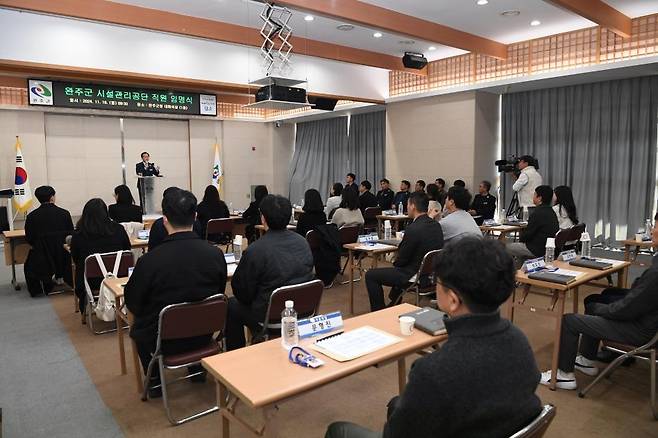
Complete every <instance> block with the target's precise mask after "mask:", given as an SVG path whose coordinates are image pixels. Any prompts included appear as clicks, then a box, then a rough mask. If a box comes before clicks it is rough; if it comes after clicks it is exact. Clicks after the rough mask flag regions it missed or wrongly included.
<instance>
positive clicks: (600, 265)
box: [569, 259, 612, 271]
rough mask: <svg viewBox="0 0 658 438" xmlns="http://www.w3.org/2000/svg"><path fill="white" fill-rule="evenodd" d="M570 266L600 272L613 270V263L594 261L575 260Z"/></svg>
mask: <svg viewBox="0 0 658 438" xmlns="http://www.w3.org/2000/svg"><path fill="white" fill-rule="evenodd" d="M569 264H570V265H573V266H580V267H581V268H590V269H598V270H599V271H605V270H606V269H610V268H612V263H608V262H599V261H596V260H592V259H578V260H573V261H570V262H569Z"/></svg>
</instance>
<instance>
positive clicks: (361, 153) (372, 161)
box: [348, 111, 386, 192]
mask: <svg viewBox="0 0 658 438" xmlns="http://www.w3.org/2000/svg"><path fill="white" fill-rule="evenodd" d="M348 154H349V167H350V171H351V172H353V173H354V174H356V177H357V181H356V183H357V184H359V183H360V182H361V181H363V180H368V181H370V182H371V183H372V186H373V187H374V188H375V190H374V191H375V192H376V191H377V187H378V182H379V180H380V179H381V178H383V177H384V172H385V169H384V166H385V160H384V156H385V154H386V112H385V111H378V112H374V113H366V114H357V115H354V116H352V117H351V118H350V133H349V139H348Z"/></svg>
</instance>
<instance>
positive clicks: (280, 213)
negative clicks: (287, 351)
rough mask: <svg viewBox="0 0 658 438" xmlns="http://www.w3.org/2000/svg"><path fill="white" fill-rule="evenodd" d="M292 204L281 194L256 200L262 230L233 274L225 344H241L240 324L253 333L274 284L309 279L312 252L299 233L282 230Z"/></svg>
mask: <svg viewBox="0 0 658 438" xmlns="http://www.w3.org/2000/svg"><path fill="white" fill-rule="evenodd" d="M291 212H292V205H291V204H290V201H289V200H288V199H286V198H284V197H283V196H278V195H267V196H266V197H264V198H263V200H262V201H261V203H260V213H261V223H262V224H263V226H264V227H265V230H266V233H265V234H264V235H263V237H261V238H260V239H258V240H256V241H255V242H254V243H251V244H249V246H248V247H247V249H246V250H245V251H244V252H243V253H242V258H241V259H240V263H239V264H238V268H237V269H236V270H235V274H233V279H232V280H231V286H232V289H233V296H232V297H231V298H230V299H229V301H228V320H227V322H226V346H227V349H228V350H235V349H236V348H241V347H244V346H245V338H244V327H245V326H246V327H248V328H249V330H251V333H253V334H254V335H256V334H258V333H260V330H261V328H260V326H259V323H261V324H262V322H263V321H264V320H265V312H267V305H268V303H269V300H270V295H272V292H274V290H275V289H276V288H278V287H281V286H288V285H293V284H299V283H304V282H306V281H311V280H313V254H311V248H310V247H309V246H308V243H306V239H304V238H303V237H302V236H300V235H299V234H297V233H295V232H294V231H289V230H287V229H286V225H288V222H290V215H291Z"/></svg>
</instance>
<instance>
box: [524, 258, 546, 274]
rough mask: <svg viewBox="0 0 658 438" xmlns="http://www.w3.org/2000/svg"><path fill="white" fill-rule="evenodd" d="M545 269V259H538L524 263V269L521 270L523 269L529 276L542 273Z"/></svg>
mask: <svg viewBox="0 0 658 438" xmlns="http://www.w3.org/2000/svg"><path fill="white" fill-rule="evenodd" d="M545 268H546V262H544V258H543V257H539V258H536V259H530V260H526V261H525V262H524V263H523V267H522V268H521V269H523V272H525V273H527V274H529V273H531V272H537V271H541V270H543V269H545Z"/></svg>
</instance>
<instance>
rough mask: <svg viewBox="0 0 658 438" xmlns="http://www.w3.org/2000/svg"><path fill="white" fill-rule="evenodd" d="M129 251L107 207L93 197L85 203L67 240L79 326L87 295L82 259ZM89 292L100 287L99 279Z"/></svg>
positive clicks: (100, 200)
mask: <svg viewBox="0 0 658 438" xmlns="http://www.w3.org/2000/svg"><path fill="white" fill-rule="evenodd" d="M121 250H130V239H129V238H128V235H127V234H126V231H125V230H124V229H123V227H122V226H121V225H119V224H118V223H116V222H114V221H113V220H112V219H110V216H109V215H108V212H107V205H105V202H103V200H102V199H99V198H94V199H90V200H89V201H87V203H86V204H85V206H84V208H83V209H82V216H80V220H78V223H77V225H76V227H75V232H74V233H73V236H72V237H71V257H72V258H73V263H75V272H76V275H75V294H76V295H77V296H78V299H79V300H80V313H81V314H82V323H83V324H84V323H85V317H84V314H85V307H86V305H87V292H86V290H85V278H84V272H85V259H86V258H87V257H88V256H90V255H92V254H96V253H104V252H113V251H121ZM89 286H90V287H91V288H92V289H97V288H98V287H99V286H100V279H99V280H98V281H96V282H94V284H92V283H90V284H89Z"/></svg>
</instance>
